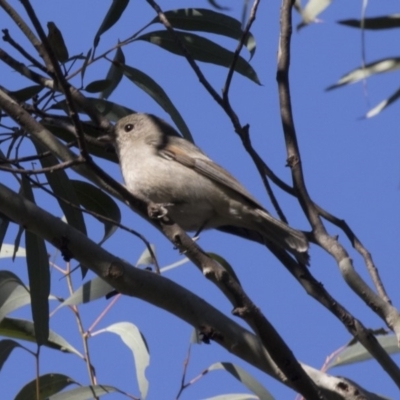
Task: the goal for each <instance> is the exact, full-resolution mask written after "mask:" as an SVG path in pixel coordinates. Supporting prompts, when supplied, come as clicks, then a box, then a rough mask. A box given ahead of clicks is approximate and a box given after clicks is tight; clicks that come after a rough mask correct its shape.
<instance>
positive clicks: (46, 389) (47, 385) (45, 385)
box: [15, 374, 76, 400]
mask: <svg viewBox="0 0 400 400" xmlns="http://www.w3.org/2000/svg"><path fill="white" fill-rule="evenodd" d="M71 383H76V382H75V381H74V380H73V379H72V378H70V377H69V376H66V375H62V374H46V375H42V376H40V377H39V387H40V398H41V399H47V398H49V396H51V395H53V394H55V393H58V392H60V391H61V390H63V389H64V388H65V387H67V386H68V385H71ZM36 385H37V382H36V379H34V380H33V381H31V382H29V383H27V384H26V385H25V386H24V387H23V388H22V389H21V390H20V391H19V393H18V394H17V396H16V397H15V400H31V399H36V388H37V386H36Z"/></svg>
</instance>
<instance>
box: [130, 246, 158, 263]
mask: <svg viewBox="0 0 400 400" xmlns="http://www.w3.org/2000/svg"><path fill="white" fill-rule="evenodd" d="M150 247H151V250H152V251H153V253H154V254H156V246H155V245H154V244H151V245H150ZM153 263H154V260H153V257H152V255H151V254H150V251H149V249H148V248H147V247H146V248H145V249H144V250H143V253H142V254H141V255H140V256H139V258H138V260H137V261H136V264H135V266H136V267H139V266H140V265H146V266H147V265H151V264H153Z"/></svg>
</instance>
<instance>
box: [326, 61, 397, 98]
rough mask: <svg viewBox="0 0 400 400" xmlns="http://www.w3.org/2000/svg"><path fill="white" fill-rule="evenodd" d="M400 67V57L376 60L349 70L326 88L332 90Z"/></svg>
mask: <svg viewBox="0 0 400 400" xmlns="http://www.w3.org/2000/svg"><path fill="white" fill-rule="evenodd" d="M399 68H400V57H392V58H384V59H382V60H378V61H374V62H373V63H369V64H367V65H365V66H364V68H357V69H354V70H352V71H350V72H348V73H347V74H346V75H344V76H342V77H341V78H340V79H339V81H338V82H337V83H335V84H334V85H331V86H329V87H327V88H326V90H332V89H336V88H338V87H341V86H344V85H349V84H351V83H356V82H359V81H361V80H363V79H366V78H369V77H370V76H372V75H376V74H382V73H385V72H393V71H396V70H398V69H399Z"/></svg>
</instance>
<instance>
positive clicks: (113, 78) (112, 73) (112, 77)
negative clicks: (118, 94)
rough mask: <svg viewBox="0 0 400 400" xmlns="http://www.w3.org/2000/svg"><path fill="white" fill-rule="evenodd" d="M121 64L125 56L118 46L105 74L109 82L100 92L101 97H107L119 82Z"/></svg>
mask: <svg viewBox="0 0 400 400" xmlns="http://www.w3.org/2000/svg"><path fill="white" fill-rule="evenodd" d="M123 64H125V56H124V53H123V51H122V49H121V47H118V49H117V51H116V52H115V56H114V59H113V60H112V62H111V66H110V69H109V70H108V72H107V76H106V79H107V80H109V81H110V83H111V84H110V85H109V86H108V87H107V88H106V89H104V90H102V92H101V93H100V98H101V99H107V98H108V97H109V96H110V95H111V93H112V92H113V91H114V89H115V88H116V87H117V86H118V84H119V83H120V82H121V79H122V77H123V73H122V69H121V68H120V66H121V65H123Z"/></svg>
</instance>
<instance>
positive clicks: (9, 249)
mask: <svg viewBox="0 0 400 400" xmlns="http://www.w3.org/2000/svg"><path fill="white" fill-rule="evenodd" d="M14 249H15V246H14V245H13V244H7V243H3V245H2V246H1V251H0V258H15V257H26V251H25V249H24V248H23V247H20V246H19V247H18V250H17V252H16V253H14Z"/></svg>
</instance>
